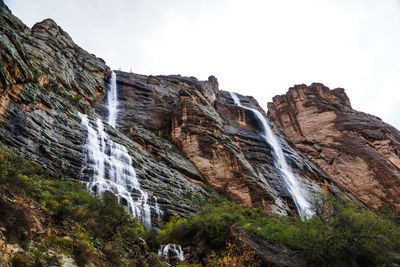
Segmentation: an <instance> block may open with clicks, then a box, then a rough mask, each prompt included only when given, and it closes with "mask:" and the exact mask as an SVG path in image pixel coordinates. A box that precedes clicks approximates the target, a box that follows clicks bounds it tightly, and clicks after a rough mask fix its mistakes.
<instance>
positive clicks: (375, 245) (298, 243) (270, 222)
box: [160, 199, 400, 266]
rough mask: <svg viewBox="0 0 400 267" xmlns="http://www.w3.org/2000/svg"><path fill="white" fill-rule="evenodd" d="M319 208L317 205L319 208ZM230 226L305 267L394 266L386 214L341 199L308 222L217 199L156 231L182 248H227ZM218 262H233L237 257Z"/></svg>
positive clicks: (397, 235)
mask: <svg viewBox="0 0 400 267" xmlns="http://www.w3.org/2000/svg"><path fill="white" fill-rule="evenodd" d="M321 208H322V206H321ZM232 226H240V227H244V228H246V229H247V230H248V231H249V232H250V233H251V234H252V235H254V236H258V237H262V238H263V239H266V240H268V241H271V242H279V243H283V244H285V245H287V246H288V247H290V248H292V249H294V250H298V251H299V252H300V254H301V255H302V258H303V259H305V260H306V261H307V264H308V265H318V266H324V265H325V266H326V265H328V266H348V265H352V266H391V265H392V264H393V263H399V256H400V254H399V252H400V228H399V225H398V224H396V223H395V222H394V221H393V220H392V219H390V218H388V217H387V216H384V217H380V216H378V215H376V214H375V213H373V212H371V211H368V210H365V209H362V208H360V207H357V206H355V205H354V204H352V203H349V202H345V201H341V200H337V199H336V200H326V201H325V203H324V205H323V209H321V212H320V213H319V214H318V215H317V216H314V217H313V218H311V219H309V220H302V219H301V218H299V217H298V216H294V217H288V216H278V215H272V214H268V213H267V212H265V211H264V210H261V209H248V208H244V207H242V206H240V205H238V204H235V203H232V202H229V201H225V200H220V201H217V202H215V203H214V204H212V205H210V206H208V207H206V208H205V209H204V210H203V211H202V212H200V213H198V214H196V215H194V216H193V217H190V218H175V219H173V220H171V221H170V222H169V223H167V224H166V226H165V228H164V229H163V230H161V232H160V238H161V240H163V242H167V241H169V242H175V243H180V244H183V245H186V246H189V245H191V242H192V240H204V241H205V242H206V244H207V245H208V246H209V247H210V248H213V249H221V248H224V247H225V246H227V244H228V247H229V246H230V245H231V244H230V243H229V230H230V229H231V227H232ZM224 255H225V257H226V256H227V255H228V258H225V259H220V262H226V261H228V262H237V261H238V254H236V256H232V255H231V258H229V255H230V254H229V253H228V254H227V253H226V252H225V254H224Z"/></svg>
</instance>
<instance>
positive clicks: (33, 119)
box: [0, 8, 215, 218]
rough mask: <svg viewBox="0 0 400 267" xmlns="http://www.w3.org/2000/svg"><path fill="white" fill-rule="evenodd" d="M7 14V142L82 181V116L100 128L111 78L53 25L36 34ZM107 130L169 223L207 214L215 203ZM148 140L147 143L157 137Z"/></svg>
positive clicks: (3, 35) (3, 126) (3, 115)
mask: <svg viewBox="0 0 400 267" xmlns="http://www.w3.org/2000/svg"><path fill="white" fill-rule="evenodd" d="M0 12H1V16H0V25H1V28H0V42H1V43H0V45H1V54H0V63H1V68H0V136H1V141H2V142H3V143H4V144H6V145H7V146H9V147H11V148H13V149H15V150H17V151H20V152H22V153H23V154H25V155H26V156H27V157H28V158H30V159H32V160H34V161H36V162H38V163H40V165H42V166H43V167H44V168H45V170H46V171H49V172H51V173H52V174H53V175H54V176H55V177H56V178H61V177H63V178H68V179H75V180H77V179H78V177H79V175H80V171H81V169H82V165H83V161H84V158H85V151H84V144H85V141H86V139H87V134H88V133H87V129H86V127H84V126H82V125H81V119H80V117H79V116H78V112H81V113H86V114H88V115H89V118H90V121H91V123H92V124H95V121H94V120H95V119H96V117H98V115H97V113H96V110H95V108H94V106H95V103H97V100H98V98H100V97H102V96H103V95H104V94H105V93H106V91H107V81H108V80H109V76H110V74H111V71H110V69H109V68H108V67H107V66H106V64H105V63H104V61H103V60H102V59H100V58H97V57H96V56H94V55H91V54H89V53H88V52H86V51H84V50H83V49H82V48H80V47H79V46H77V45H76V44H75V43H74V42H73V41H72V39H71V38H70V37H69V36H68V34H67V33H66V32H64V31H63V30H62V29H61V28H60V27H59V26H57V24H56V23H55V22H54V21H52V20H50V19H47V20H44V21H42V22H40V23H37V24H35V25H34V26H33V27H32V29H29V28H28V27H26V26H25V25H24V24H23V23H22V22H21V21H20V20H18V19H17V18H16V17H15V16H13V15H12V14H11V12H10V11H9V10H8V9H6V8H1V9H0ZM106 130H107V132H108V133H109V134H110V136H111V137H112V139H113V140H114V141H115V142H116V143H118V144H122V145H124V146H126V147H127V148H128V150H129V153H130V155H131V156H132V159H133V165H134V167H135V169H136V172H137V175H138V177H139V179H140V180H141V181H142V186H143V188H144V189H145V190H146V191H148V192H150V197H151V196H153V195H154V196H157V198H158V199H159V202H160V204H161V205H162V206H163V209H164V211H165V217H166V218H168V217H169V215H171V214H175V215H188V214H189V213H192V212H194V211H195V210H197V209H198V208H199V206H198V203H200V202H202V201H204V200H205V199H207V198H209V197H210V196H211V195H215V193H213V192H212V190H211V189H207V188H206V189H205V188H204V187H203V186H202V185H201V184H199V183H196V182H192V181H189V180H188V179H187V178H186V176H185V175H184V174H183V173H181V172H179V171H176V170H173V169H170V168H169V167H168V166H166V165H165V164H164V163H163V162H162V161H161V160H160V159H157V158H155V157H153V156H152V155H151V154H149V153H148V152H147V151H146V150H144V149H142V147H140V146H139V145H138V144H137V143H135V142H132V141H131V140H130V139H128V138H127V137H126V136H125V135H124V134H123V133H120V132H118V131H115V130H114V129H113V128H112V127H110V126H107V127H106ZM146 134H147V136H146V138H151V136H152V135H155V134H154V133H152V132H146ZM171 159H173V158H171ZM178 159H181V160H182V162H180V163H181V164H179V165H180V166H181V169H182V170H187V169H188V172H195V173H196V175H197V176H200V174H199V173H198V171H197V170H196V168H194V167H193V164H191V163H190V162H189V161H188V160H186V159H182V158H179V157H178ZM210 194H211V195H210ZM188 195H190V196H193V197H190V198H188V197H187V196H188Z"/></svg>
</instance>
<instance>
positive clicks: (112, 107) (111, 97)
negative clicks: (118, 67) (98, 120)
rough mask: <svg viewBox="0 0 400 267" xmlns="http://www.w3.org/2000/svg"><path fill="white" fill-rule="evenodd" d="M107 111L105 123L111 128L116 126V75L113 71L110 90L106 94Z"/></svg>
mask: <svg viewBox="0 0 400 267" xmlns="http://www.w3.org/2000/svg"><path fill="white" fill-rule="evenodd" d="M107 110H108V118H107V122H108V124H110V125H111V126H112V127H114V128H115V127H116V125H117V114H118V96H117V75H116V74H115V72H114V71H113V72H112V73H111V78H110V88H109V90H108V93H107Z"/></svg>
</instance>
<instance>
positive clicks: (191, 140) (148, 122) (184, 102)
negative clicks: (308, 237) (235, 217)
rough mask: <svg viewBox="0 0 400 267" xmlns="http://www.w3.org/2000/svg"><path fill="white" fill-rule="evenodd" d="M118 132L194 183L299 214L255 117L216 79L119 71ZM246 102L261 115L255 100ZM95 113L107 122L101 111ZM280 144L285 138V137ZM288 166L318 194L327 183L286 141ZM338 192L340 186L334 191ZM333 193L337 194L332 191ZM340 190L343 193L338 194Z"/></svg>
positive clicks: (254, 203)
mask: <svg viewBox="0 0 400 267" xmlns="http://www.w3.org/2000/svg"><path fill="white" fill-rule="evenodd" d="M117 85H118V97H119V101H120V107H119V109H120V112H119V113H118V114H119V115H118V118H117V121H118V125H119V126H118V127H117V128H118V130H119V131H121V132H122V133H124V134H126V135H127V136H128V137H130V138H131V140H133V141H135V142H137V143H138V144H140V145H141V147H142V148H143V149H145V150H146V151H148V152H149V153H151V154H152V155H153V156H154V157H155V158H157V159H160V160H161V161H162V162H163V163H165V164H166V165H167V166H168V167H169V168H170V169H173V170H175V171H178V172H180V173H182V174H183V175H185V176H186V178H187V179H188V180H190V181H192V182H194V183H197V184H203V185H211V187H212V188H214V189H215V190H216V191H217V192H219V193H220V194H222V195H224V196H227V197H229V198H231V199H234V200H236V201H237V202H239V203H244V204H246V205H247V206H251V207H263V208H266V209H268V210H271V211H273V212H276V213H282V214H287V213H291V212H295V208H294V205H293V202H292V200H291V198H290V194H289V192H288V191H287V189H286V188H285V186H284V185H283V183H282V180H281V177H280V173H279V171H278V170H277V169H276V168H275V167H274V164H273V155H272V152H271V151H272V150H271V147H270V146H269V145H268V144H267V143H266V142H265V140H264V139H263V138H262V137H261V136H260V130H261V125H259V122H258V121H257V119H256V118H255V117H254V114H253V113H252V112H250V111H248V110H246V109H243V108H241V107H238V106H236V105H234V102H233V100H232V99H231V98H230V96H229V93H228V92H224V91H220V90H219V89H218V82H217V80H216V79H215V78H214V77H210V78H209V79H208V80H207V81H198V80H197V79H195V78H193V77H181V76H144V75H138V74H133V73H125V72H117ZM241 98H242V99H241V100H242V103H243V104H245V105H247V106H249V107H252V108H257V109H258V110H260V111H262V110H261V108H260V107H259V106H258V104H257V102H256V101H255V100H254V99H253V98H251V97H243V96H241ZM104 101H105V97H104V98H103V99H102V100H101V101H99V102H98V104H97V106H96V107H97V110H98V112H99V113H101V114H103V115H106V114H105V111H104V108H103V106H104V105H103V104H104ZM281 138H282V137H281ZM281 143H282V145H283V148H284V152H285V154H286V156H287V158H288V162H289V164H290V165H291V166H292V167H293V168H294V170H295V171H296V173H297V174H298V176H299V177H301V179H302V181H303V182H304V183H305V184H306V185H307V187H308V188H309V189H310V190H311V191H313V192H319V188H318V187H317V186H316V185H315V183H314V182H313V181H314V180H326V179H328V177H327V176H326V174H324V172H323V171H322V170H321V169H319V168H318V167H317V166H316V165H315V164H314V163H312V162H311V161H309V160H307V158H305V157H304V156H303V155H301V154H300V153H298V152H297V151H296V150H294V149H293V148H291V147H290V145H289V144H288V143H287V142H286V141H285V140H284V139H281ZM332 186H333V187H335V185H332ZM335 188H336V187H335ZM339 191H340V190H339Z"/></svg>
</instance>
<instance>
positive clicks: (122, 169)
mask: <svg viewBox="0 0 400 267" xmlns="http://www.w3.org/2000/svg"><path fill="white" fill-rule="evenodd" d="M107 109H108V123H109V124H110V125H111V126H113V127H114V128H115V126H116V118H117V114H118V98H117V85H116V77H115V73H114V72H113V73H112V76H111V83H110V88H109V91H108V101H107ZM79 116H80V118H81V120H82V125H84V126H85V127H86V128H87V131H88V138H87V141H86V144H85V150H86V152H87V155H86V160H85V164H84V166H83V168H82V173H86V172H85V170H87V169H88V170H91V172H92V173H91V175H90V177H89V184H88V186H89V188H90V189H91V190H92V191H93V192H94V193H95V194H102V193H104V192H106V191H110V192H112V193H114V194H115V195H116V196H117V197H118V199H119V201H120V202H122V203H124V202H125V204H126V206H127V207H128V208H129V211H130V212H131V213H132V216H134V217H138V218H140V219H141V221H142V222H143V223H144V224H145V225H146V226H148V227H151V226H152V214H153V217H156V218H157V217H161V216H162V211H161V209H160V207H159V205H158V203H157V198H156V197H153V201H151V202H152V203H151V204H150V201H149V196H148V194H147V193H146V192H145V191H144V190H143V189H141V187H140V183H139V180H138V178H137V176H136V171H135V169H134V168H133V166H132V158H131V156H130V155H129V153H128V149H127V148H126V147H125V146H123V145H120V144H117V143H115V142H114V141H112V140H111V138H110V136H109V135H108V134H107V133H106V132H105V130H104V125H103V122H102V120H101V119H100V118H97V120H96V126H95V127H93V126H92V125H91V124H90V121H89V119H88V117H87V115H85V114H79Z"/></svg>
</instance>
